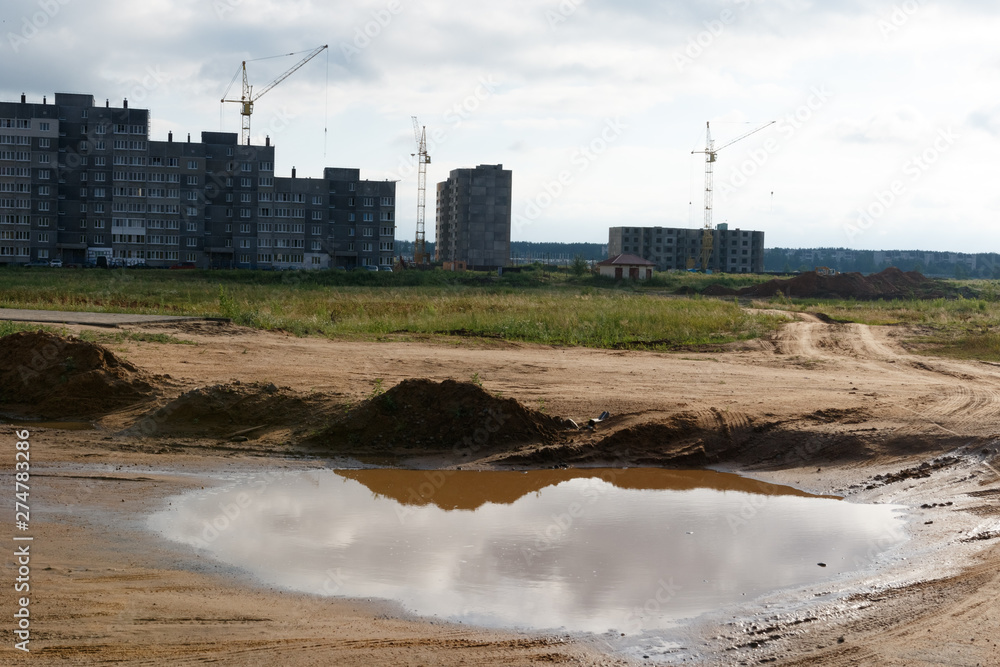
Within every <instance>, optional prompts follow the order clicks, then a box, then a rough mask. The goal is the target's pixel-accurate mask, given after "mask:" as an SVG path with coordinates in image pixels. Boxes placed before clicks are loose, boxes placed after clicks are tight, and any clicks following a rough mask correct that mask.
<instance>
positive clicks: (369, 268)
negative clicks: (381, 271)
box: [362, 264, 378, 271]
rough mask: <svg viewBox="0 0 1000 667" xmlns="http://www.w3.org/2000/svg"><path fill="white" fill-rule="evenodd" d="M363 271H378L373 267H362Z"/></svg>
mask: <svg viewBox="0 0 1000 667" xmlns="http://www.w3.org/2000/svg"><path fill="white" fill-rule="evenodd" d="M362 268H363V269H364V270H365V271H378V267H377V266H375V265H374V264H373V265H370V266H365V267H362Z"/></svg>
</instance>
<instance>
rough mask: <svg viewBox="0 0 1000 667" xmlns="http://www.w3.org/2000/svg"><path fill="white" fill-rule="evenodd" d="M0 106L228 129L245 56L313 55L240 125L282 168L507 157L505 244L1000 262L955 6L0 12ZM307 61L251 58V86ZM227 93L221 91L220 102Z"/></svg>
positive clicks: (444, 163) (993, 139)
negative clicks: (709, 170) (715, 231)
mask: <svg viewBox="0 0 1000 667" xmlns="http://www.w3.org/2000/svg"><path fill="white" fill-rule="evenodd" d="M0 19H2V21H3V23H2V25H0V28H2V34H3V37H2V40H0V62H2V63H3V75H2V77H0V99H4V100H16V99H19V96H20V94H21V93H22V92H24V93H26V94H27V95H28V98H29V99H30V100H32V101H41V97H42V96H43V95H48V96H49V98H50V100H51V96H52V94H53V93H54V92H57V91H58V92H83V93H91V94H93V95H94V96H95V97H96V98H97V99H98V101H99V102H100V103H103V101H104V99H105V98H110V99H111V100H112V103H113V104H115V105H120V104H121V101H122V98H125V97H127V98H129V100H130V104H131V105H132V106H133V107H145V108H149V109H150V110H151V117H152V121H151V139H154V140H164V139H166V136H167V132H168V131H169V130H173V131H174V133H175V136H177V135H179V136H181V137H184V136H186V133H188V132H191V133H192V135H193V137H194V138H197V137H198V134H199V133H200V132H201V131H202V130H219V129H220V120H221V122H222V125H221V127H222V128H223V129H225V130H226V131H232V132H238V131H239V127H240V126H239V122H240V121H239V113H238V109H237V106H236V105H225V107H226V108H224V109H222V114H221V116H220V108H221V107H222V105H220V102H219V100H220V98H221V97H222V93H223V92H224V91H225V89H226V87H227V85H228V84H229V82H230V80H231V79H232V77H233V75H234V73H236V71H237V70H238V68H239V66H240V63H241V61H242V60H244V59H254V58H262V57H266V56H273V55H276V54H282V53H290V52H300V51H308V50H309V49H311V48H313V47H315V46H318V45H322V44H329V47H330V48H329V49H328V51H327V52H325V53H323V54H321V55H320V56H318V57H316V58H315V59H313V60H312V61H310V62H309V63H308V64H306V65H305V66H304V67H303V68H302V69H301V70H299V71H298V72H296V73H295V74H293V75H292V76H291V77H289V78H288V79H287V80H286V81H284V82H283V83H281V84H280V85H279V86H277V87H276V88H274V89H273V90H271V91H270V92H268V93H267V94H266V95H264V96H263V97H262V98H261V99H260V101H259V102H258V103H257V105H256V107H255V113H254V116H253V125H252V133H253V136H254V141H255V142H262V141H263V137H264V136H265V135H270V136H271V139H272V141H273V143H274V144H275V145H276V169H277V173H278V174H279V175H287V174H288V173H289V172H290V170H291V168H292V167H293V166H295V167H297V168H298V175H299V176H309V175H312V176H320V175H321V174H322V168H323V167H324V166H348V167H360V168H361V170H362V175H363V176H364V177H366V178H371V179H386V178H388V179H393V180H399V184H398V186H397V194H398V201H397V218H398V220H399V223H398V224H399V229H398V231H397V237H398V238H402V239H411V238H412V237H413V235H414V224H415V222H414V221H415V218H416V170H415V160H414V158H412V157H411V153H412V152H413V151H414V137H413V128H412V122H411V116H413V115H416V116H418V117H419V120H420V123H421V124H423V125H426V126H427V131H428V135H429V137H430V147H429V152H430V155H431V160H432V162H431V164H430V166H429V171H428V182H429V184H430V187H429V196H428V219H427V227H428V238H431V237H432V236H433V231H434V226H433V201H434V194H433V193H434V190H433V184H434V183H436V182H438V181H441V180H444V179H445V178H447V175H448V172H449V171H450V170H451V169H455V168H459V167H473V166H475V165H477V164H496V163H502V164H503V165H504V167H505V168H508V169H511V170H512V171H513V176H514V201H513V230H512V239H513V240H527V241H588V242H603V243H606V242H607V238H608V232H607V230H608V227H610V226H619V225H628V226H632V225H635V226H642V225H665V226H700V225H701V224H702V221H703V209H704V170H705V161H704V155H702V154H694V155H692V153H691V151H693V150H704V148H705V123H706V121H710V122H711V126H712V134H713V137H714V138H715V140H716V147H717V148H718V147H721V146H723V145H724V144H726V143H728V142H729V141H731V140H732V139H736V138H737V137H739V136H741V135H742V134H744V133H746V132H749V131H751V130H754V129H756V128H757V127H760V126H762V125H764V124H765V123H767V122H768V121H777V122H776V123H774V124H772V125H770V126H769V127H767V128H766V129H763V130H761V131H760V132H757V133H755V134H753V135H752V136H750V137H747V138H746V139H743V140H741V141H739V142H737V143H735V144H733V145H731V146H728V147H726V148H724V149H722V150H720V151H719V153H718V161H717V162H716V163H715V189H716V192H715V202H714V221H715V222H716V223H719V222H728V223H729V225H730V227H742V228H744V229H747V228H750V229H756V230H762V231H764V232H765V233H766V236H765V243H766V245H767V246H768V247H774V246H783V247H811V246H843V247H849V248H868V249H890V248H907V249H924V250H951V251H963V252H983V251H998V250H1000V224H997V222H998V221H997V219H996V218H997V211H998V209H1000V188H997V186H996V180H997V175H998V173H997V172H998V170H997V168H996V167H994V166H993V164H994V161H995V160H996V156H997V155H1000V150H998V149H1000V141H998V135H1000V98H998V95H997V91H998V90H1000V87H998V78H1000V76H998V75H1000V47H998V46H997V44H998V42H997V39H996V35H997V34H998V33H1000V8H998V7H997V5H996V4H995V3H987V2H978V1H976V0H959V1H955V2H950V3H944V2H931V1H928V0H924V1H921V2H918V1H917V0H905V1H903V0H897V1H895V2H892V1H889V0H885V1H883V0H831V1H826V2H819V1H816V2H812V1H810V0H718V1H708V2H697V3H695V2H670V1H664V0H618V1H616V2H611V1H610V0H563V1H562V2H558V1H556V0H505V1H503V2H483V1H480V0H467V1H465V2H448V3H445V2H440V1H436V0H425V1H423V2H419V3H418V2H414V1H411V0H391V1H389V0H376V1H372V2H369V1H356V2H351V3H339V2H330V3H322V2H319V1H316V2H310V1H309V0H298V1H297V0H287V1H283V2H269V1H266V0H198V1H194V0H170V1H167V0H147V1H145V2H125V1H124V0H120V1H119V0H101V1H100V2H83V0H35V1H29V0H7V1H6V2H4V3H3V5H2V8H0ZM301 57H302V56H301V55H300V56H291V57H286V58H276V59H270V60H261V61H254V62H250V63H248V65H247V68H248V72H249V76H250V82H251V84H253V85H255V86H257V87H258V89H260V88H262V87H263V86H264V85H265V84H267V83H268V82H270V81H271V80H273V79H274V78H275V77H276V76H278V75H279V74H281V73H282V72H283V71H284V70H286V69H287V68H289V67H291V66H292V65H294V64H295V63H296V62H297V60H298V59H299V58H301ZM238 84H239V82H237V85H236V86H234V89H233V91H232V92H231V95H232V94H235V96H236V97H238V96H239V89H238Z"/></svg>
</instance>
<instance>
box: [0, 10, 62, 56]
mask: <svg viewBox="0 0 1000 667" xmlns="http://www.w3.org/2000/svg"><path fill="white" fill-rule="evenodd" d="M70 2H72V0H38V2H37V3H36V4H37V5H38V11H37V12H34V13H32V14H30V15H28V14H26V15H24V16H22V17H21V25H20V27H21V30H20V32H17V33H14V32H8V33H7V43H8V44H9V45H10V48H11V49H13V50H14V53H17V52H18V51H20V50H21V47H22V46H24V45H26V44H27V43H28V42H29V41H31V40H32V39H34V38H35V37H36V36H37V35H38V33H39V32H40V31H41V30H42V29H44V28H45V27H46V26H48V25H49V23H50V22H51V21H52V19H54V18H55V17H56V16H57V15H58V14H59V12H60V11H62V8H63V7H65V6H66V5H68V4H69V3H70Z"/></svg>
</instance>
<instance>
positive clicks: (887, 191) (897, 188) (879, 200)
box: [844, 127, 961, 241]
mask: <svg viewBox="0 0 1000 667" xmlns="http://www.w3.org/2000/svg"><path fill="white" fill-rule="evenodd" d="M960 138H961V137H960V135H958V134H957V133H956V132H955V131H954V130H953V129H952V128H951V127H948V128H946V129H943V130H938V132H937V136H935V137H934V141H932V142H931V145H930V146H928V147H927V148H925V149H924V150H923V151H921V152H920V153H918V154H916V155H914V156H912V157H910V158H909V159H908V160H906V161H905V162H903V165H902V166H901V167H900V172H901V173H902V176H903V177H902V178H896V179H893V180H892V181H891V182H890V183H889V184H888V185H887V186H886V187H885V188H883V189H881V190H877V191H876V192H875V193H874V195H873V199H872V201H871V202H870V203H869V204H868V205H866V206H862V207H858V209H857V211H856V214H857V218H856V219H855V220H854V222H853V223H851V222H849V223H846V224H845V225H844V233H845V234H847V239H848V241H853V240H854V239H855V238H857V237H858V236H860V235H861V234H863V233H864V232H866V231H868V230H869V229H870V228H871V227H872V225H874V224H875V222H876V221H877V220H879V219H881V218H882V217H883V216H884V215H885V214H886V213H887V212H888V211H889V209H890V208H892V206H893V204H895V203H896V202H897V201H899V199H900V198H901V197H902V196H903V195H905V194H906V192H907V189H908V187H909V186H911V185H914V184H915V183H917V182H919V181H920V179H921V178H922V177H923V175H924V174H925V173H926V172H927V171H928V170H929V169H930V168H931V167H932V166H934V165H935V164H936V163H937V161H938V160H940V159H941V157H942V156H943V155H944V154H945V153H947V152H948V151H949V150H951V148H952V147H953V146H954V145H955V142H956V141H958V140H959V139H960Z"/></svg>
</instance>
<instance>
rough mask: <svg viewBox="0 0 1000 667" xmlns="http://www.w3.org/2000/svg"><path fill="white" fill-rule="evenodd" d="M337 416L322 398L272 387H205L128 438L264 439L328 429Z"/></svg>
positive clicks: (149, 418)
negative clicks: (280, 432) (284, 432)
mask: <svg viewBox="0 0 1000 667" xmlns="http://www.w3.org/2000/svg"><path fill="white" fill-rule="evenodd" d="M334 410H335V406H334V404H333V402H332V401H331V400H329V399H326V398H323V397H321V396H303V395H300V394H298V393H296V392H294V391H292V390H291V389H289V388H287V387H276V386H275V385H273V384H270V383H266V384H265V383H258V382H251V383H241V382H238V381H237V382H233V383H230V384H218V385H213V386H211V387H199V388H198V389H193V390H191V391H188V392H186V393H184V394H181V395H180V396H178V397H177V398H175V399H174V400H172V401H170V402H169V403H167V404H166V405H164V406H163V407H161V408H158V409H156V410H153V411H151V412H149V413H147V414H146V415H145V416H143V417H142V418H141V419H140V420H139V421H138V422H136V423H135V424H134V425H133V426H132V427H130V428H129V429H128V431H127V433H130V434H138V435H147V436H157V435H170V436H187V437H206V438H227V437H236V436H240V435H243V436H245V437H247V438H250V439H253V438H258V437H260V436H262V435H264V434H265V433H267V432H269V431H272V430H275V429H288V428H293V429H308V428H316V427H318V426H320V425H323V424H325V423H326V422H327V421H329V419H330V415H331V413H332V412H333V411H334Z"/></svg>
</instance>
